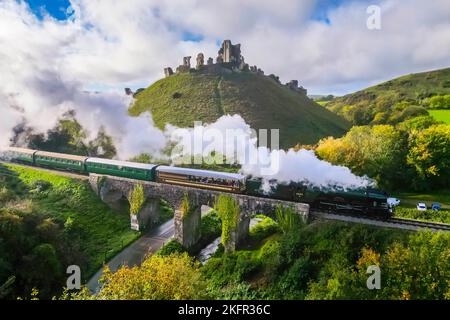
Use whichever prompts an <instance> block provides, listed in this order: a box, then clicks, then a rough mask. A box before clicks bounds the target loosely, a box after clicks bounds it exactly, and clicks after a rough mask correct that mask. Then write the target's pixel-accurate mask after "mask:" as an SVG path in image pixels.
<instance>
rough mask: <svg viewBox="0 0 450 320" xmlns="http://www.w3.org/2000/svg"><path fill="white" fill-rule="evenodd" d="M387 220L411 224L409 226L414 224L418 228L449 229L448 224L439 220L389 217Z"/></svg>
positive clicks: (449, 225)
mask: <svg viewBox="0 0 450 320" xmlns="http://www.w3.org/2000/svg"><path fill="white" fill-rule="evenodd" d="M389 222H391V223H397V224H403V225H411V226H416V227H419V228H429V229H435V230H444V231H450V224H445V223H439V222H431V221H419V220H411V219H401V218H391V219H389Z"/></svg>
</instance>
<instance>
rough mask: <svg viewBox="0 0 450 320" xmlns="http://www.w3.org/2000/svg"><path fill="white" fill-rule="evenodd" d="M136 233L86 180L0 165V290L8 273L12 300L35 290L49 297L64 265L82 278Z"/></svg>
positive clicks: (59, 283) (126, 217) (59, 285)
mask: <svg viewBox="0 0 450 320" xmlns="http://www.w3.org/2000/svg"><path fill="white" fill-rule="evenodd" d="M139 235H140V233H138V232H135V231H131V230H130V218H129V214H128V211H124V212H120V213H119V212H116V211H114V210H112V209H110V208H109V207H108V206H107V205H106V204H104V203H103V202H101V201H100V200H99V198H98V196H97V195H96V194H95V193H94V192H93V191H92V190H91V188H90V186H89V184H88V183H87V182H86V181H80V180H76V179H73V178H71V177H67V176H63V175H59V174H56V173H52V172H49V171H43V170H38V169H34V168H29V167H24V166H20V165H11V164H4V163H1V164H0V239H1V241H0V242H1V244H2V245H1V246H0V286H1V284H3V283H4V282H5V281H6V279H7V278H8V277H10V276H12V275H14V276H15V277H16V281H15V283H14V285H13V287H14V290H13V292H12V293H11V294H12V297H14V296H15V295H22V296H23V295H25V296H28V295H29V293H30V292H31V288H32V287H36V288H38V290H39V292H40V293H41V294H43V295H44V297H46V298H49V297H50V298H51V297H52V295H53V294H55V293H58V292H59V291H60V290H61V288H62V286H63V285H64V284H65V281H66V277H67V275H66V268H67V266H68V265H71V264H76V265H78V266H80V268H81V275H82V278H83V280H87V279H88V278H89V277H90V276H91V275H92V274H93V273H94V272H95V271H97V270H98V269H99V268H101V267H102V264H103V262H104V261H105V259H106V260H108V259H110V258H111V257H113V256H114V255H115V254H116V253H117V252H119V251H121V250H122V249H123V247H124V246H126V245H128V244H129V243H131V242H132V241H134V240H135V239H136V238H138V237H139ZM30 272H31V273H32V274H31V275H30ZM0 291H1V290H0Z"/></svg>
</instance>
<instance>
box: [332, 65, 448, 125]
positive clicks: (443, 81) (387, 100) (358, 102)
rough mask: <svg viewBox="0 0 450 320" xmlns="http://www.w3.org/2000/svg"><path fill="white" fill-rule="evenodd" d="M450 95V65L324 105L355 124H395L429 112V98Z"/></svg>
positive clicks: (384, 83) (387, 82)
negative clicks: (427, 107)
mask: <svg viewBox="0 0 450 320" xmlns="http://www.w3.org/2000/svg"><path fill="white" fill-rule="evenodd" d="M448 94H450V68H446V69H440V70H435V71H429V72H422V73H415V74H410V75H407V76H403V77H400V78H396V79H393V80H389V81H386V82H383V83H381V84H379V85H376V86H373V87H370V88H367V89H364V90H361V91H358V92H355V93H352V94H348V95H345V96H343V97H339V98H335V99H333V100H332V101H331V102H328V103H326V104H324V105H325V107H326V108H327V109H328V110H331V111H333V112H335V113H337V114H338V115H341V116H343V117H344V118H346V119H347V120H348V121H351V122H352V123H353V124H357V125H363V124H374V123H395V122H398V121H402V120H404V119H407V118H411V117H415V116H419V115H426V114H427V113H428V112H427V110H426V109H425V108H424V107H423V105H424V102H425V101H426V99H427V98H429V97H432V96H435V95H448Z"/></svg>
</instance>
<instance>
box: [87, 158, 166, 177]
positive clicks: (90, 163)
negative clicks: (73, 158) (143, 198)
mask: <svg viewBox="0 0 450 320" xmlns="http://www.w3.org/2000/svg"><path fill="white" fill-rule="evenodd" d="M156 167H157V165H153V164H144V163H137V162H128V161H118V160H109V159H102V158H88V159H87V160H86V171H87V172H91V173H98V174H106V175H110V176H117V177H124V178H129V179H137V180H145V181H155V169H156Z"/></svg>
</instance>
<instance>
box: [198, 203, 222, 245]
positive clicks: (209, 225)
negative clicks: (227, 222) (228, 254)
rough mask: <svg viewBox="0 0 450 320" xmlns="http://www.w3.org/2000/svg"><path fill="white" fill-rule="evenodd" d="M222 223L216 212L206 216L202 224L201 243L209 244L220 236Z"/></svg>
mask: <svg viewBox="0 0 450 320" xmlns="http://www.w3.org/2000/svg"><path fill="white" fill-rule="evenodd" d="M221 230H222V222H221V220H220V218H219V215H218V214H217V212H215V211H211V212H209V213H208V214H206V215H204V216H203V217H202V220H201V224H200V232H201V241H202V242H205V243H209V242H211V241H212V240H214V239H215V238H217V237H219V236H220V232H221Z"/></svg>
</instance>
